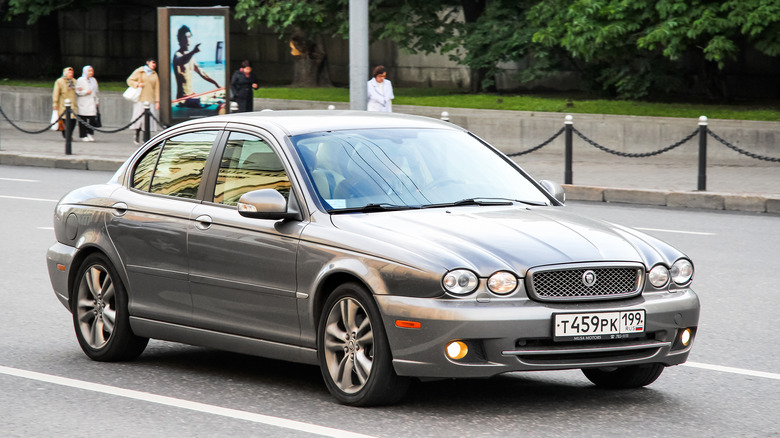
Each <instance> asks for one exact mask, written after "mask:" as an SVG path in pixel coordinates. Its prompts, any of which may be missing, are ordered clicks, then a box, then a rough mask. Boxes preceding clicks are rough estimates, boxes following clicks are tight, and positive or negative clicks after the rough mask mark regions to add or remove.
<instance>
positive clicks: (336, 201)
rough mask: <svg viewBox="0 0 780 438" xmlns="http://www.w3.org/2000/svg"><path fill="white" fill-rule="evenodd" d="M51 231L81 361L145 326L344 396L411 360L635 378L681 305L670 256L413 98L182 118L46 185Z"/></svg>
mask: <svg viewBox="0 0 780 438" xmlns="http://www.w3.org/2000/svg"><path fill="white" fill-rule="evenodd" d="M54 229H55V235H56V239H57V242H56V243H55V244H54V245H53V246H52V247H51V248H50V249H49V251H48V254H47V264H48V270H49V274H50V277H51V282H52V285H53V287H54V291H55V293H56V296H57V298H59V300H60V301H61V302H62V304H64V305H65V307H66V308H67V309H68V310H69V311H70V312H71V313H72V319H73V324H74V326H75V332H76V337H77V339H78V342H79V344H80V345H81V348H82V349H83V351H84V352H85V353H86V355H87V356H89V357H90V358H92V359H94V360H98V361H116V360H131V359H134V358H136V357H137V356H139V355H140V354H141V353H142V351H143V350H144V348H145V347H146V345H147V342H148V340H149V338H155V339H162V340H168V341H175V342H181V343H187V344H193V345H202V346H208V347H214V348H219V349H225V350H230V351H234V352H240V353H245V354H252V355H259V356H265V357H268V358H274V359H280V360H285V361H294V362H302V363H307V364H312V365H318V366H319V367H320V369H321V372H322V375H323V378H324V381H325V384H326V386H327V388H328V389H329V390H330V392H331V393H332V395H333V396H334V397H335V398H336V399H337V400H338V401H339V402H341V403H344V404H348V405H355V406H368V405H377V404H387V403H394V402H397V401H398V400H400V398H401V397H402V396H403V394H404V392H405V391H406V389H407V387H408V383H409V380H410V379H412V378H421V379H441V378H480V377H490V376H493V375H496V374H500V373H506V372H514V371H535V370H563V369H582V371H583V373H584V375H585V377H587V378H588V379H589V380H590V381H592V382H593V383H594V384H596V385H598V386H603V387H611V388H631V387H641V386H645V385H649V384H650V383H652V382H653V381H654V380H655V379H656V378H657V377H658V376H659V375H660V374H661V372H662V371H663V370H664V368H665V367H668V366H672V365H678V364H680V363H683V362H685V360H686V359H687V357H688V354H689V352H690V350H691V346H692V343H693V339H694V337H695V336H696V328H697V325H698V319H699V300H698V298H697V296H696V294H695V293H694V292H693V291H692V290H691V289H690V284H691V280H692V278H693V264H692V262H691V260H690V259H689V258H688V257H686V256H685V254H683V253H681V252H680V251H678V250H676V249H674V248H672V247H671V246H669V245H668V244H666V243H664V242H661V241H659V240H657V239H655V238H653V237H650V236H648V235H645V234H642V233H640V232H638V231H635V230H633V229H630V228H627V227H623V226H619V225H615V224H612V223H607V222H603V221H600V220H594V219H588V218H584V217H581V216H578V215H576V214H573V213H572V212H570V211H569V208H567V207H565V206H564V193H563V190H562V189H561V187H560V186H559V185H557V184H555V183H551V182H548V181H541V182H537V181H536V180H534V179H533V178H531V177H530V176H529V175H528V173H526V172H525V171H524V170H523V169H522V168H520V167H519V166H518V165H517V164H516V163H515V162H514V161H513V160H511V159H510V158H508V157H507V156H505V155H504V154H502V153H501V152H499V151H498V150H497V149H495V148H494V147H492V146H490V145H488V144H486V143H485V142H484V141H482V140H480V139H479V138H477V137H476V136H475V135H473V134H471V133H470V132H468V131H467V130H465V129H462V128H459V127H458V126H456V125H453V124H449V123H445V122H441V121H438V120H434V119H429V118H424V117H415V116H403V115H397V114H381V115H378V114H375V113H366V112H349V111H278V112H257V113H245V114H233V115H225V116H216V117H211V118H204V119H198V120H194V121H190V122H185V123H182V124H179V125H176V126H174V127H172V128H169V129H167V130H165V131H163V132H161V133H160V134H158V135H157V136H155V137H154V138H152V139H151V140H150V141H148V142H147V143H146V144H145V145H143V146H142V147H141V148H140V149H139V150H138V151H137V152H136V153H135V154H134V155H133V156H132V157H130V158H129V159H128V160H127V162H126V163H125V164H124V165H123V166H122V167H121V168H120V169H119V170H118V171H117V172H116V174H115V175H114V176H113V178H111V180H110V181H108V182H107V183H105V184H101V185H94V186H89V187H84V188H81V189H78V190H75V191H73V192H71V193H69V194H67V195H65V196H64V197H63V198H62V199H61V200H60V202H59V204H58V205H57V207H56V210H55V214H54Z"/></svg>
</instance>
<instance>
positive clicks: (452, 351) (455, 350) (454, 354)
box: [447, 341, 469, 360]
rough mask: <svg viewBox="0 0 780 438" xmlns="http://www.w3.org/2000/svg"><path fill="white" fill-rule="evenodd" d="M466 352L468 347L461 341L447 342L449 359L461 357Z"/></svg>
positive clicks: (464, 355)
mask: <svg viewBox="0 0 780 438" xmlns="http://www.w3.org/2000/svg"><path fill="white" fill-rule="evenodd" d="M468 353H469V347H468V346H467V345H466V343H465V342H463V341H452V342H450V343H449V344H447V356H449V357H450V359H453V360H459V359H463V358H464V357H466V355H467V354H468Z"/></svg>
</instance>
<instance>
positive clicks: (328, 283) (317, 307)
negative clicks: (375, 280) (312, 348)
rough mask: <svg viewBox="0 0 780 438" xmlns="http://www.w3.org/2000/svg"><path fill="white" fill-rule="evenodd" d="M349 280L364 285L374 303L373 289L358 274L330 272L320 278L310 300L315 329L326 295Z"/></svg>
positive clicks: (328, 295)
mask: <svg viewBox="0 0 780 438" xmlns="http://www.w3.org/2000/svg"><path fill="white" fill-rule="evenodd" d="M350 282H354V283H358V284H361V285H362V286H363V287H365V288H366V290H368V292H369V293H370V294H371V299H373V300H374V305H376V300H375V299H374V291H373V290H372V289H371V287H370V286H369V285H368V284H367V283H366V282H365V281H363V279H361V278H360V277H359V276H358V275H356V274H354V273H351V272H346V271H338V272H332V273H330V274H328V275H326V276H325V277H323V278H322V279H321V280H320V282H319V284H318V285H317V289H316V291H315V293H314V297H313V302H312V320H313V321H312V322H313V323H314V327H315V331H316V327H317V326H318V325H319V321H320V318H322V313H323V312H324V307H325V302H326V301H327V300H328V297H330V295H331V294H332V293H333V291H334V290H336V288H337V287H339V286H341V285H342V284H345V283H350Z"/></svg>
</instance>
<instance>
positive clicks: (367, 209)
mask: <svg viewBox="0 0 780 438" xmlns="http://www.w3.org/2000/svg"><path fill="white" fill-rule="evenodd" d="M418 208H420V207H418V206H413V205H396V204H389V203H387V202H381V203H370V204H366V205H364V206H362V207H349V208H331V209H330V210H328V213H331V214H338V213H355V212H360V213H374V212H377V211H398V210H412V209H418Z"/></svg>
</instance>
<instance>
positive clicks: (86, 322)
mask: <svg viewBox="0 0 780 438" xmlns="http://www.w3.org/2000/svg"><path fill="white" fill-rule="evenodd" d="M70 306H71V313H72V314H73V327H74V328H75V330H76V338H77V339H78V341H79V345H81V349H82V350H84V353H85V354H86V355H87V356H89V358H90V359H92V360H96V361H101V362H114V361H126V360H133V359H135V358H137V357H138V356H140V355H141V353H142V352H143V351H144V349H145V348H146V344H147V343H148V342H149V339H148V338H141V337H138V336H135V335H134V334H133V332H132V330H131V329H130V318H129V314H128V311H127V292H126V291H125V288H124V285H123V284H122V281H121V280H120V279H119V276H118V275H117V273H116V270H115V269H114V267H113V266H112V265H111V262H109V261H108V259H107V258H106V257H105V256H104V255H102V254H92V255H90V256H88V257H87V258H86V259H85V260H84V262H83V263H82V264H81V267H80V268H79V271H78V277H76V281H75V283H74V290H73V292H72V294H71V301H70Z"/></svg>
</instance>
